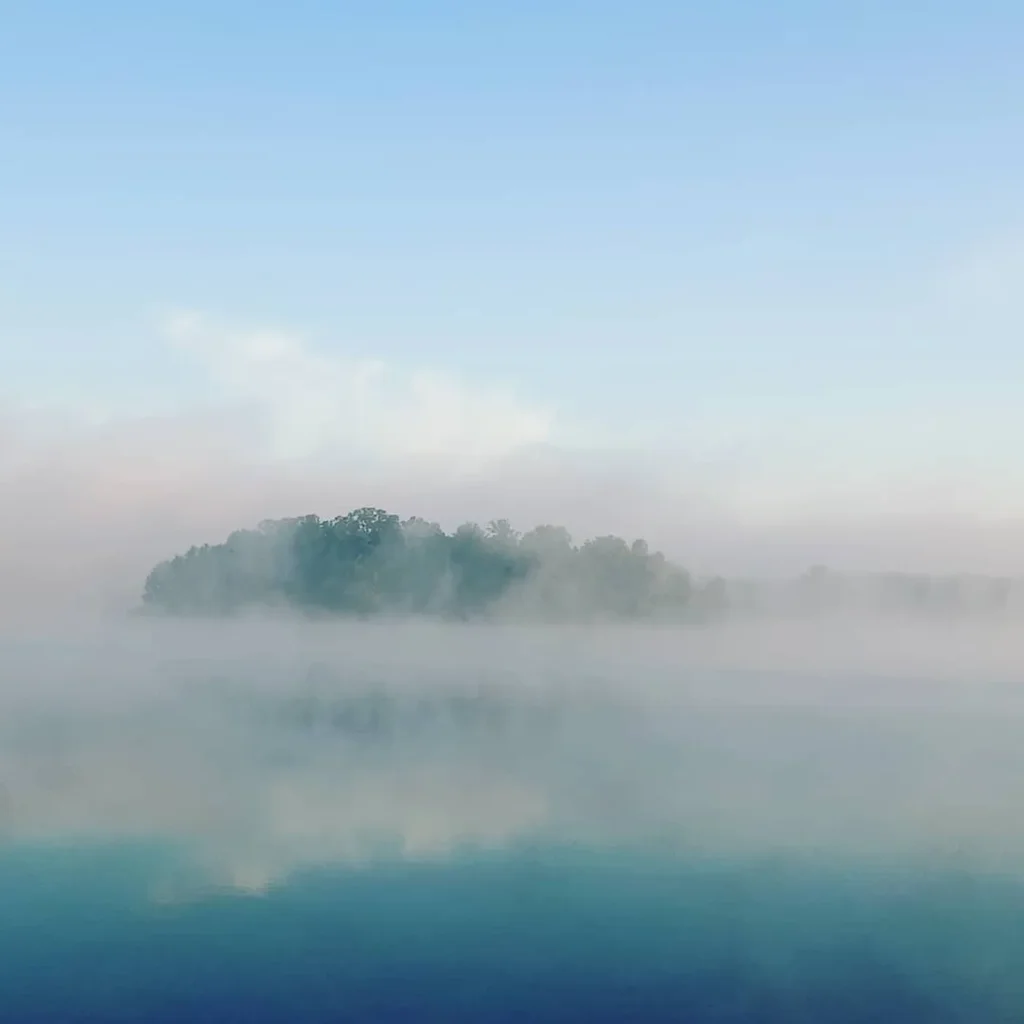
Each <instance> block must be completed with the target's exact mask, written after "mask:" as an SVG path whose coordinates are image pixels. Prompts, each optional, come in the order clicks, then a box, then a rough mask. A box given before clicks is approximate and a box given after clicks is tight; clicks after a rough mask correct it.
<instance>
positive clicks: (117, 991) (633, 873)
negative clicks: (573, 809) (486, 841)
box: [0, 845, 1024, 1024]
mask: <svg viewBox="0 0 1024 1024" xmlns="http://www.w3.org/2000/svg"><path fill="white" fill-rule="evenodd" d="M178 857H179V851H176V850H174V849H170V848H159V847H152V846H137V845H125V846H117V845H110V846H94V847H90V848H77V849H76V848H54V847H31V848H30V847H25V848H20V849H16V850H10V851H8V852H7V853H6V854H5V855H4V856H3V857H2V859H0V892H2V893H3V896H2V902H0V954H2V958H0V1011H2V1014H0V1017H2V1019H3V1020H5V1021H6V1020H11V1021H15V1020H16V1021H25V1022H29V1021H38V1022H43V1021H46V1022H51V1021H53V1022H56V1021H69V1022H70V1021H133V1020H147V1021H168V1022H171V1021H211V1022H213V1021H239V1022H243V1021H244V1022H262V1021H268V1022H269V1021H295V1022H314V1021H316V1022H320V1021H324V1022H326V1021H419V1020H438V1021H467V1022H468V1021H523V1020H532V1021H577V1020H578V1021H622V1020H651V1021H662V1020H664V1021H673V1020H675V1021H678V1020H685V1021H693V1022H704V1021H707V1022H711V1021H716V1022H719V1021H764V1022H776V1021H778V1022H794V1021H807V1022H809V1024H810V1022H818V1024H829V1022H851V1024H852V1022H861V1021H863V1022H867V1021H893V1022H896V1021H899V1022H917V1021H921V1022H926V1021H927V1022H932V1021H1004V1020H1005V1021H1012V1020H1020V1019H1021V1017H1020V1013H1021V1010H1022V1008H1024V981H1022V974H1021V967H1022V966H1024V928H1022V927H1021V921H1022V920H1024V887H1022V886H1021V885H1020V884H1017V883H1015V882H1011V881H1006V880H999V879H995V878H979V877H976V876H973V875H970V874H964V873H956V872H937V873H921V872H919V871H915V870H914V869H913V867H912V866H908V865H904V866H902V867H890V868H889V869H882V868H880V867H879V866H877V865H876V866H874V867H872V868H870V869H867V868H857V867H847V868H845V869H840V868H838V867H835V866H832V867H830V866H828V865H824V864H820V863H819V864H815V863H813V862H810V861H801V862H798V861H796V860H790V861H785V860H775V861H761V862H757V861H750V862H747V863H743V862H731V863H724V862H722V861H721V859H716V860H715V861H706V860H701V859H699V858H695V857H689V858H688V857H686V856H685V855H680V852H679V851H671V852H670V851H651V850H649V851H636V850H633V851H624V850H618V851H611V850H605V851H597V850H586V849H579V848H571V847H570V848H565V847H560V848H551V847H547V848H545V847H536V846H523V847H520V848H516V849H514V850H506V851H504V852H501V853H491V854H479V853H477V854H468V853H467V854H464V855H456V856H452V857H449V858H446V859H444V860H443V861H440V862H434V863H411V862H408V861H394V862H391V863H387V862H378V863H376V864H375V865H373V866H364V867H361V868H351V867H349V868H345V869H338V868H335V869H318V870H310V871H307V872H303V873H300V874H299V875H297V876H296V877H294V878H292V879H291V880H290V881H289V882H288V883H287V884H283V885H280V886H276V887H273V888H271V889H270V891H268V892H266V893H265V894H263V895H260V896H241V895H238V894H237V893H235V894H233V893H229V892H226V891H215V890H209V891H205V892H196V893H194V894H193V897H192V898H191V899H187V900H183V901H176V902H170V903H168V902H166V901H159V900H154V899H153V892H154V886H155V884H157V883H158V882H160V880H161V879H165V878H166V877H167V876H168V873H173V872H174V871H175V870H176V866H177V863H178V860H177V858H178Z"/></svg>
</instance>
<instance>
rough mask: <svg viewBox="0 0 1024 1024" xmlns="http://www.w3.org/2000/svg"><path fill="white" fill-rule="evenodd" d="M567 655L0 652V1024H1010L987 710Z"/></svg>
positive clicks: (615, 642)
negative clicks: (0, 683)
mask: <svg viewBox="0 0 1024 1024" xmlns="http://www.w3.org/2000/svg"><path fill="white" fill-rule="evenodd" d="M382 638H387V639H388V640H389V642H387V643H383V642H382ZM243 641H244V642H243ZM578 641H579V638H576V639H575V640H571V641H570V640H567V639H566V637H564V636H556V635H555V634H545V635H543V636H541V635H531V636H526V635H524V634H517V633H513V632H511V631H509V632H504V633H503V632H500V631H499V632H494V633H490V634H484V633H482V632H465V631H463V632H457V631H456V632H450V633H429V634H428V633H425V632H423V631H419V632H417V631H415V630H408V629H404V630H400V629H398V628H397V627H395V631H393V632H390V633H388V632H380V631H378V632H374V631H372V630H371V631H363V632H358V631H356V632H352V631H347V632H342V633H338V632H331V633H325V632H324V631H322V630H321V631H314V632H309V631H306V630H298V631H282V630H281V629H280V628H274V629H268V628H267V627H263V628H260V629H259V630H257V631H256V632H252V631H245V632H239V631H237V630H236V631H234V632H232V631H225V632H219V633H216V632H210V631H209V630H200V631H199V632H196V631H195V630H191V631H189V632H182V631H180V630H179V631H177V632H172V631H161V630H156V631H155V632H154V631H153V628H152V627H147V628H146V630H145V631H143V630H138V631H134V632H130V633H118V634H116V635H107V636H103V637H90V638H85V639H83V638H81V637H79V638H75V639H73V640H68V642H67V643H66V644H64V645H63V646H62V645H57V644H54V643H53V642H52V641H48V642H45V643H42V642H40V643H36V642H34V641H31V640H25V639H23V640H21V641H19V642H17V643H13V642H9V643H8V644H7V645H6V647H5V648H4V650H3V652H2V653H0V664H2V665H3V671H4V677H5V679H7V680H8V683H7V684H6V685H5V686H4V687H3V688H2V689H0V704H2V706H0V711H2V713H3V714H2V717H0V838H2V843H0V1019H2V1020H17V1021H40V1022H42V1021H47V1022H49V1021H62V1022H64V1021H71V1022H73V1021H134V1020H147V1021H182V1020H190V1021H206V1020H208V1021H246V1022H260V1021H296V1022H307V1021H308V1022H313V1021H339V1020H340V1021H346V1020H351V1021H371V1020H372V1021H399V1020H408V1021H421V1020H441V1021H506V1020H507V1021H523V1020H529V1021H574V1020H587V1021H620V1020H651V1021H662V1020H664V1021H678V1020H687V1021H695V1022H703V1021H764V1022H774V1021H780V1022H781V1021H786V1022H791V1021H808V1022H816V1024H818V1022H823V1024H829V1022H833V1021H834V1022H840V1021H842V1022H859V1021H901V1022H917V1021H921V1022H925V1021H928V1022H931V1021H938V1022H942V1021H970V1022H978V1021H986V1022H987V1021H993V1022H998V1021H1004V1020H1005V1021H1019V1020H1021V1019H1024V971H1022V970H1021V968H1022V966H1024V929H1021V928H1020V921H1021V919H1022V913H1024V862H1022V861H1021V853H1022V852H1024V829H1022V828H1021V815H1020V807H1021V806H1024V804H1022V802H1021V797H1022V796H1024V772H1022V768H1024V744H1021V742H1020V740H1021V735H1022V728H1021V726H1022V724H1024V716H1022V715H1021V707H1022V706H1024V705H1022V700H1021V696H1020V695H1021V693H1022V691H1021V690H1020V689H1019V687H1018V686H1017V685H1016V684H1015V683H1013V682H1012V681H1008V680H1006V679H1005V678H1004V679H992V680H987V681H986V680H981V679H973V680H970V681H968V680H967V679H959V680H949V679H946V680H944V681H939V680H936V679H927V678H925V679H921V678H917V679H912V678H910V677H907V676H902V677H899V678H894V677H886V676H884V675H881V674H878V673H875V674H864V673H862V674H860V675H857V676H851V675H850V674H843V673H840V672H836V671H834V670H829V671H824V670H822V669H820V668H815V669H814V671H812V672H806V671H805V672H802V673H799V672H793V671H789V670H785V671H783V670H781V669H774V670H773V671H771V672H764V671H762V672H752V671H749V670H745V671H742V672H737V671H726V670H724V669H722V668H721V667H720V666H716V667H714V668H709V667H708V665H707V664H706V663H705V664H703V665H702V664H698V663H696V662H695V661H693V659H690V660H688V659H687V657H686V656H685V655H686V652H685V650H684V649H683V648H680V647H679V646H678V645H676V646H673V645H672V644H668V645H667V646H665V645H666V644H667V641H664V640H659V641H658V643H660V644H662V646H661V647H660V648H658V650H657V652H655V650H654V648H655V646H656V645H654V644H652V643H649V642H648V640H645V639H644V638H643V637H641V638H639V639H638V638H637V637H636V636H635V635H630V636H626V635H620V636H618V637H614V638H609V637H607V636H605V637H604V638H603V639H598V638H591V639H590V640H588V643H587V644H586V646H585V647H581V646H580V644H579V642H578ZM645 644H646V645H647V646H645ZM567 645H568V646H567ZM643 651H647V653H646V655H644V654H642V653H641V652H643ZM616 652H618V653H617V654H616Z"/></svg>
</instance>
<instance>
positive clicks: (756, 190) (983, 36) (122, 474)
mask: <svg viewBox="0 0 1024 1024" xmlns="http://www.w3.org/2000/svg"><path fill="white" fill-rule="evenodd" d="M1022 45H1024V7H1021V6H1020V5H1019V4H1016V3H1011V2H1010V0H1004V2H997V0H983V2H979V3H973V4H967V3H962V2H952V0H932V2H930V3H927V4H926V3H923V2H907V3H900V4H892V3H882V2H880V0H879V2H876V0H866V2H864V3H859V4H846V5H840V4H825V3H819V2H812V0H783V2H777V3H772V4H764V3H755V2H753V0H745V2H744V0H725V2H722V3H715V4H710V3H701V4H697V3H687V2H668V0H638V2H635V3H631V4H624V3H610V2H604V0H594V2H591V3H587V4H582V3H570V2H563V0H546V2H544V3H540V2H534V0H526V2H523V3H518V4H512V5H489V4H467V3H455V2H444V0H440V2H435V3H426V4H423V3H417V4H414V3H408V2H398V3H393V4H379V5H376V4H375V5H369V4H366V5H353V4H337V5H323V4H314V3H295V4H290V5H251V4H242V3H236V2H209V3H203V4H199V3H195V2H192V0H184V2H182V3H178V4H174V5H160V7H159V9H157V8H156V7H155V6H154V5H137V4H128V3H116V2H103V0H100V2H97V3H93V4H89V5H79V4H72V3H70V2H53V3H45V2H41V3H37V4H25V5H20V7H19V8H18V9H17V10H11V11H9V12H5V16H4V28H3V31H2V33H0V96H2V102H0V147H2V149H0V152H2V158H0V225H2V228H0V474H2V475H0V486H2V490H3V501H2V502H0V529H2V533H0V538H2V539H0V572H2V575H3V578H4V580H5V581H6V582H5V586H4V590H5V591H6V592H8V593H10V592H13V590H12V588H11V587H10V586H9V584H10V581H12V580H13V581H15V584H16V586H17V588H18V590H17V592H18V594H19V601H27V600H28V597H29V595H30V594H31V593H36V594H38V595H39V599H40V600H44V595H47V594H48V595H50V598H45V599H47V600H49V599H51V598H52V594H53V593H54V591H55V589H58V588H60V589H62V591H63V592H64V593H67V594H69V595H70V594H81V593H84V592H86V591H87V590H88V591H90V592H95V591H96V589H97V585H96V583H97V581H98V580H101V579H102V580H104V581H106V582H105V584H104V586H105V587H106V588H107V589H106V590H104V594H105V595H107V596H105V597H104V600H107V599H108V597H109V600H110V601H112V602H116V601H120V600H122V599H123V598H124V597H125V596H126V595H128V594H131V593H135V592H137V590H138V586H139V584H140V582H141V576H140V574H141V575H144V573H145V570H146V569H147V568H148V566H149V565H150V564H152V561H153V560H155V559H158V558H162V557H165V556H166V555H168V554H170V553H172V552H173V551H175V550H179V549H181V548H182V547H186V546H188V545H189V544H191V543H193V542H196V543H200V542H204V541H213V540H218V539H220V538H222V537H223V536H224V535H225V534H226V533H227V532H229V531H230V530H232V529H234V528H236V527H242V526H248V525H252V524H254V523H256V522H257V521H259V520H260V519H263V518H266V517H269V516H278V515H282V516H283V515H296V514H302V513H305V512H310V511H315V512H318V513H321V514H329V515H333V514H339V513H342V512H345V511H347V510H348V509H349V508H351V507H354V506H358V505H364V504H381V505H383V506H385V507H387V508H389V509H393V510H394V511H396V512H398V513H399V514H402V515H403V516H404V515H412V514H417V515H423V516H426V517H430V518H437V519H439V520H441V521H442V522H443V523H444V524H445V525H446V526H451V525H454V524H456V523H458V522H460V521H462V520H464V519H480V520H483V521H486V520H487V519H490V518H495V517H499V516H507V517H508V518H510V519H511V520H512V521H513V522H514V523H515V525H517V526H520V527H527V528H528V527H530V526H532V525H534V524H535V523H537V522H560V523H565V524H566V525H567V526H569V527H570V529H572V531H573V532H574V534H577V535H579V536H580V537H582V536H586V535H590V534H595V533H608V532H617V533H623V534H627V535H632V536H636V535H643V536H646V537H648V538H649V540H650V541H651V543H652V544H654V545H656V546H659V547H662V548H664V549H665V550H666V552H667V553H669V554H670V555H672V556H673V557H675V558H678V559H679V560H680V561H682V562H684V563H685V564H687V565H688V566H691V567H692V568H694V569H695V570H696V571H698V572H715V571H721V572H752V573H776V572H794V571H800V570H801V569H802V568H804V567H805V566H807V565H808V564H811V563H813V562H826V563H828V564H830V565H835V566H836V567H837V568H896V569H917V568H926V567H930V568H935V569H942V570H949V571H960V570H974V569H977V570H981V571H990V572H1005V573H1020V572H1024V529H1022V528H1021V523H1022V521H1024V518H1022V517H1024V462H1022V461H1021V459H1020V457H1019V446H1020V442H1021V439H1022V438H1024V405H1022V403H1021V402H1020V398H1019V383H1020V381H1021V379H1024V377H1022V372H1024V298H1022V297H1024V184H1022V178H1021V175H1020V168H1021V166H1022V165H1024V69H1022V64H1021V62H1020V53H1021V47H1022ZM72 584H73V585H72ZM100 589H103V588H100ZM108 591H109V593H108Z"/></svg>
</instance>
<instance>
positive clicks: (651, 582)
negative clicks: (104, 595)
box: [142, 508, 716, 621]
mask: <svg viewBox="0 0 1024 1024" xmlns="http://www.w3.org/2000/svg"><path fill="white" fill-rule="evenodd" d="M715 594H716V586H715V585H714V584H713V583H711V584H703V585H699V586H698V585H695V584H694V582H693V581H692V580H691V578H690V575H689V573H687V572H686V571H685V570H684V569H682V568H680V567H679V566H676V565H674V564H673V563H672V562H670V561H669V560H668V559H667V558H665V556H664V555H663V554H661V553H660V552H652V551H650V550H649V549H648V546H647V544H646V542H645V541H643V540H635V541H633V542H632V543H628V542H627V541H625V540H624V539H622V538H621V537H614V536H604V537H596V538H593V539H591V540H587V541H586V542H584V543H582V544H580V545H576V544H574V543H573V540H572V537H571V535H570V534H569V532H568V531H567V530H565V529H564V528H562V527H557V526H538V527H536V528H535V529H533V530H530V531H529V532H528V533H525V534H520V533H518V532H517V531H516V530H514V529H513V528H512V526H511V525H510V524H509V523H508V521H506V520H496V521H494V522H491V523H490V524H488V525H487V526H486V527H481V526H478V525H476V524H475V523H466V524H464V525H462V526H460V527H459V528H458V529H456V530H455V531H454V532H453V533H446V532H445V531H444V530H443V529H442V528H441V527H440V526H439V525H438V524H436V523H432V522H427V521H426V520H424V519H419V518H415V517H414V518H411V519H406V520H404V521H403V520H402V519H400V517H399V516H397V515H394V514H392V513H389V512H386V511H384V510H383V509H379V508H359V509H355V510H354V511H352V512H349V513H348V514H347V515H344V516H338V517H336V518H333V519H321V518H320V517H319V516H315V515H307V516H301V517H299V518H294V519H284V520H273V521H266V522H263V523H260V524H259V526H258V527H256V528H255V529H252V530H240V531H237V532H235V533H233V534H231V536H230V537H228V538H227V540H226V541H225V542H224V543H222V544H214V545H204V546H202V547H193V548H192V549H191V550H189V551H188V552H186V553H185V554H182V555H178V556H176V557H174V558H171V559H169V560H168V561H165V562H162V563H160V564H159V565H157V566H156V567H155V568H154V569H153V571H152V572H151V573H150V574H149V577H148V579H147V580H146V583H145V589H144V591H143V596H142V603H143V609H145V610H147V611H154V612H164V613H171V614H178V615H227V614H232V613H237V612H240V611H243V610H247V609H257V608H277V609H290V610H297V611H302V612H307V613H313V614H342V615H351V616H360V617H362V616H371V615H396V616H397V615H432V616H438V617H443V618H454V619H468V618H481V617H494V616H498V615H500V616H503V617H505V616H509V617H519V618H537V619H545V620H552V621H564V620H569V619H571V620H580V619H583V620H587V619H594V618H619V619H636V618H650V617H666V616H667V617H678V616H680V615H682V614H683V613H685V612H687V611H690V612H694V611H696V609H698V608H699V607H705V606H706V607H708V608H710V607H711V606H713V604H714V599H715Z"/></svg>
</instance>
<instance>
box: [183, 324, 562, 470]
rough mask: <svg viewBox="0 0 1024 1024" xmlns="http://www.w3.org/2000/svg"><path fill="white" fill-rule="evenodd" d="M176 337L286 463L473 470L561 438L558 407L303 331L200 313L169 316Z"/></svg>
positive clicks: (272, 451) (275, 454)
mask: <svg viewBox="0 0 1024 1024" xmlns="http://www.w3.org/2000/svg"><path fill="white" fill-rule="evenodd" d="M166 333H167V336H168V338H169V339H170V340H171V342H172V343H173V344H174V345H176V346H177V347H178V348H180V349H182V350H183V351H186V352H188V353H189V354H190V355H191V356H192V357H194V358H195V359H197V360H198V361H199V362H200V364H201V365H202V366H203V367H204V368H205V369H206V371H207V372H208V373H209V374H210V375H211V376H212V377H213V378H214V379H215V380H216V381H217V383H218V384H219V385H220V386H221V387H222V388H223V391H224V394H225V397H226V398H228V399H230V400H233V401H236V402H240V403H243V404H244V405H245V406H247V407H249V408H252V409H255V410H257V411H258V413H259V414H260V418H261V419H262V421H263V423H264V427H265V431H266V433H265V437H264V440H265V441H266V443H267V444H268V448H269V452H270V454H271V455H272V456H274V457H276V458H285V459H294V458H310V457H315V456H322V455H324V454H325V453H330V452H336V451H338V450H342V451H345V452H347V453H350V454H352V453H360V454H366V455H372V456H377V457H380V456H386V457H395V456H400V457H408V456H422V457H429V458H441V459H444V460H446V461H447V462H449V463H450V464H453V465H455V466H457V467H458V468H460V469H463V470H472V469H475V468H477V467H479V466H480V465H482V464H486V463H487V462H489V461H490V460H492V459H494V458H496V457H500V456H502V455H504V454H507V453H508V452H511V451H515V450H516V449H518V448H521V447H523V446H526V445H532V444H539V443H542V442H548V441H550V440H551V439H552V437H553V435H554V431H555V427H556V422H555V416H554V414H553V412H552V411H551V410H549V409H544V408H540V407H537V406H533V405H530V404H527V403H525V402H522V401H521V400H519V399H517V398H516V397H515V396H514V395H513V394H512V393H511V392H510V391H509V390H507V389H502V388H499V387H494V386H487V385H480V386H474V385H472V384H470V383H467V382H464V381H461V380H459V379H457V378H455V377H453V376H450V375H448V374H444V373H440V372H438V371H435V370H423V369H414V370H406V369H402V368H396V367H392V366H388V365H387V364H386V363H384V362H382V361H380V360H373V359H359V358H354V357H347V356H344V355H336V354H333V353H331V354H327V353H324V352H318V351H315V350H314V349H312V348H310V347H309V346H308V345H307V344H306V343H305V342H304V341H303V340H302V339H301V338H300V337H298V336H297V335H294V334H290V333H286V332H281V331H275V330H261V329H257V330H241V331H236V330H231V329H228V328H225V327H223V326H221V325H217V324H214V323H213V322H211V321H210V320H209V319H207V318H205V317H203V316H200V315H197V314H194V313H177V314H175V315H173V316H171V317H169V318H168V320H167V323H166Z"/></svg>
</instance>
